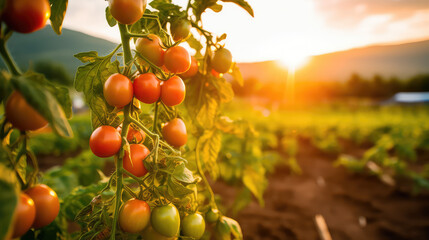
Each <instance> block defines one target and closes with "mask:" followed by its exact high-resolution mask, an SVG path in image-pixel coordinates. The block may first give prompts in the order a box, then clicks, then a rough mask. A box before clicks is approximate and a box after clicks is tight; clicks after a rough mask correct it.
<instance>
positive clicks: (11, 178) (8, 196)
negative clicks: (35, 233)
mask: <svg viewBox="0 0 429 240" xmlns="http://www.w3.org/2000/svg"><path fill="white" fill-rule="evenodd" d="M17 186H18V183H17V179H16V176H15V173H14V172H13V171H11V170H10V169H8V168H7V167H6V166H4V165H3V164H0V192H1V194H0V214H1V216H2V217H1V218H0V239H7V237H6V236H7V235H8V233H11V232H9V229H10V227H11V225H12V223H13V221H12V218H13V214H14V211H15V208H16V206H17V204H18V200H19V199H18V188H17ZM9 237H10V236H9Z"/></svg>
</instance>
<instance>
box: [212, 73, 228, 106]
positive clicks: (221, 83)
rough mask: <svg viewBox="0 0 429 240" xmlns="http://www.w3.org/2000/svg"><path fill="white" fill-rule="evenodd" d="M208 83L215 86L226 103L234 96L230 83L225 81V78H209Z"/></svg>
mask: <svg viewBox="0 0 429 240" xmlns="http://www.w3.org/2000/svg"><path fill="white" fill-rule="evenodd" d="M210 83H211V84H213V86H214V87H215V88H216V90H217V93H218V95H219V98H220V100H221V101H222V102H224V103H226V102H229V101H231V100H232V99H233V98H234V91H233V90H232V86H231V83H229V82H227V81H226V80H225V78H210Z"/></svg>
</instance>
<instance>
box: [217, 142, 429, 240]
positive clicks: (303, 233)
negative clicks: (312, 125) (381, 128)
mask: <svg viewBox="0 0 429 240" xmlns="http://www.w3.org/2000/svg"><path fill="white" fill-rule="evenodd" d="M343 145H344V146H343V150H344V151H345V152H347V151H353V153H354V154H355V155H359V154H361V153H362V152H363V149H359V148H357V147H356V146H351V145H350V144H349V143H344V144H343ZM427 155H428V154H427V153H426V154H425V156H422V157H423V158H427ZM297 159H298V162H299V164H300V166H301V168H302V172H303V173H302V174H301V175H294V174H292V173H290V171H289V169H288V167H287V166H278V167H277V168H276V170H275V172H274V173H273V174H271V175H270V176H269V185H268V188H267V190H266V192H265V207H261V206H259V205H258V204H257V203H256V202H255V201H254V202H252V203H251V204H250V205H249V206H248V207H247V208H245V209H244V210H243V211H241V212H240V213H239V214H238V216H236V219H237V220H238V222H239V223H240V224H241V227H242V231H243V234H244V239H300V240H301V239H302V240H306V239H320V237H319V234H318V231H317V228H316V225H315V223H314V217H315V215H316V214H321V215H322V216H323V217H324V219H325V220H326V223H327V226H328V229H329V232H330V234H331V236H332V239H334V240H340V239H341V240H342V239H344V240H347V239H356V240H370V239H377V240H384V239H386V240H387V239H389V240H400V239H401V240H402V239H415V240H420V239H422V240H423V239H429V194H427V193H420V194H419V195H413V194H412V193H411V192H412V191H410V190H409V186H405V187H404V186H395V187H392V186H388V185H386V184H383V183H382V182H381V181H380V180H379V179H378V178H377V177H375V176H370V175H367V174H357V173H351V172H350V171H348V170H347V169H345V168H343V167H334V166H333V162H334V161H335V160H336V159H337V155H335V154H324V153H322V152H320V151H319V150H317V149H316V148H314V147H312V146H311V145H310V144H309V143H308V142H306V141H301V142H300V145H299V152H298V155H297ZM214 191H215V192H216V193H219V194H220V195H221V196H222V197H223V201H224V202H223V203H224V204H225V205H226V206H230V205H231V204H232V202H233V200H234V197H235V195H236V193H237V192H236V189H235V188H233V187H230V186H228V185H226V184H224V183H222V182H220V183H219V182H218V183H216V184H214Z"/></svg>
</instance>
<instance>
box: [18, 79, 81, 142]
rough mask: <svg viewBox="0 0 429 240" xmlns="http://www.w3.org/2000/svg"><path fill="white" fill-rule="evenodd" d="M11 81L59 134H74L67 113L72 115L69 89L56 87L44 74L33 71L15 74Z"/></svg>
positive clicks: (69, 135) (68, 135)
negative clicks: (19, 74)
mask: <svg viewBox="0 0 429 240" xmlns="http://www.w3.org/2000/svg"><path fill="white" fill-rule="evenodd" d="M11 82H12V84H13V86H14V88H15V89H17V90H18V91H19V92H20V93H21V94H22V96H23V97H24V98H25V100H26V101H27V103H28V104H30V105H31V106H32V107H33V108H34V109H36V110H37V112H39V113H40V114H41V115H42V116H43V117H44V118H45V119H46V120H47V121H48V122H49V123H50V124H51V127H52V129H53V130H54V131H55V132H56V133H57V134H59V135H61V136H65V137H71V136H73V132H72V130H71V127H70V125H69V123H68V121H67V119H66V114H65V112H67V113H68V114H69V115H71V110H69V109H71V101H70V100H67V98H70V97H69V96H68V91H67V90H65V89H62V88H57V87H55V86H54V85H52V84H51V83H49V82H48V80H46V78H45V76H44V75H42V74H38V73H33V72H27V73H25V74H24V75H21V76H14V77H12V78H11ZM58 99H59V100H60V101H58ZM60 104H63V106H61V105H60ZM64 110H66V111H64Z"/></svg>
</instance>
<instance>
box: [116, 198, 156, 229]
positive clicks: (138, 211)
mask: <svg viewBox="0 0 429 240" xmlns="http://www.w3.org/2000/svg"><path fill="white" fill-rule="evenodd" d="M149 221H150V207H149V205H148V204H147V203H146V202H145V201H142V200H138V199H135V198H133V199H130V200H128V201H127V202H126V203H125V204H124V206H123V207H122V209H121V213H120V214H119V226H121V229H122V230H123V231H125V232H129V233H138V232H141V231H142V230H143V229H145V228H146V227H147V225H148V224H149Z"/></svg>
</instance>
